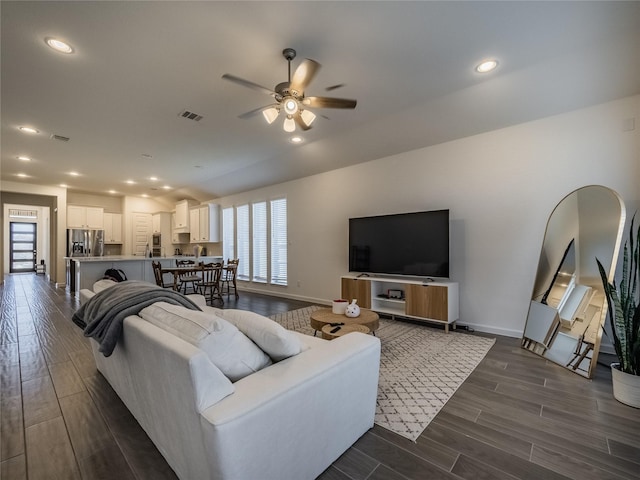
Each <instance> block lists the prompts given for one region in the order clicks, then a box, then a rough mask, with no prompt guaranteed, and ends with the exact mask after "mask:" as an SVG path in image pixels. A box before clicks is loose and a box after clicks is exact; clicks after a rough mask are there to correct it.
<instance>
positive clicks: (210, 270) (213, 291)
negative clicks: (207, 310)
mask: <svg viewBox="0 0 640 480" xmlns="http://www.w3.org/2000/svg"><path fill="white" fill-rule="evenodd" d="M221 275H222V263H206V264H204V265H203V266H202V279H200V281H199V282H197V283H196V286H197V287H198V292H199V293H200V295H204V297H205V298H207V300H208V302H207V303H209V304H210V305H211V306H213V302H214V300H218V301H219V302H220V306H222V305H224V300H223V298H222V295H221V294H220V277H221Z"/></svg>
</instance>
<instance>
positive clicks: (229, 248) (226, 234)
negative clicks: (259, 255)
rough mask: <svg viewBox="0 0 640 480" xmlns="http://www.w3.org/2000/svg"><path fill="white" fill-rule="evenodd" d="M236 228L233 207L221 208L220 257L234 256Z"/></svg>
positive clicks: (227, 258)
mask: <svg viewBox="0 0 640 480" xmlns="http://www.w3.org/2000/svg"><path fill="white" fill-rule="evenodd" d="M235 239H236V229H235V224H234V221H233V207H228V208H223V209H222V258H223V260H225V261H226V260H229V259H230V258H232V259H233V258H236V247H235Z"/></svg>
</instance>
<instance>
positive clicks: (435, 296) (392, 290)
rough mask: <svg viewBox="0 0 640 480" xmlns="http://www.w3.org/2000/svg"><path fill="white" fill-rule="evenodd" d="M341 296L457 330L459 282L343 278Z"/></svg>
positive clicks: (377, 310)
mask: <svg viewBox="0 0 640 480" xmlns="http://www.w3.org/2000/svg"><path fill="white" fill-rule="evenodd" d="M341 280H342V298H344V299H346V300H349V301H351V300H352V299H354V298H355V299H357V301H358V305H360V306H361V307H364V308H369V309H371V310H373V311H375V312H378V313H383V314H387V315H391V318H394V317H395V316H396V315H397V316H400V317H407V318H411V319H412V320H419V321H424V322H437V323H444V329H445V332H447V333H448V332H449V325H451V326H452V328H453V329H454V330H455V328H456V321H457V320H458V284H457V282H449V281H425V280H421V279H408V278H407V279H405V278H395V277H394V278H385V277H357V276H355V275H345V276H343V277H342V279H341Z"/></svg>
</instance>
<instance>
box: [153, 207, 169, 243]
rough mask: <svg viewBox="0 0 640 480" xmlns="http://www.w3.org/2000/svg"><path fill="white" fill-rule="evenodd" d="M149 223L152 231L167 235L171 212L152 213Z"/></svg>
mask: <svg viewBox="0 0 640 480" xmlns="http://www.w3.org/2000/svg"><path fill="white" fill-rule="evenodd" d="M151 225H152V230H153V233H160V234H162V235H166V236H167V237H169V232H170V230H171V213H170V212H158V213H154V214H153V216H152V217H151Z"/></svg>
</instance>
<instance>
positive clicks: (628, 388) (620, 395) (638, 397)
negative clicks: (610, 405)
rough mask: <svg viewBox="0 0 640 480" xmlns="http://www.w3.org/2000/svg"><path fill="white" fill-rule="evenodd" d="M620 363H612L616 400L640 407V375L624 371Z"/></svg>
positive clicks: (612, 378)
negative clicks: (620, 367)
mask: <svg viewBox="0 0 640 480" xmlns="http://www.w3.org/2000/svg"><path fill="white" fill-rule="evenodd" d="M619 365H620V364H619V363H612V364H611V380H612V382H613V396H614V398H615V399H616V400H618V401H619V402H621V403H624V404H625V405H629V406H631V407H635V408H640V376H639V375H631V374H630V373H624V372H623V371H622V370H620V369H619V368H618V367H619Z"/></svg>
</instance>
